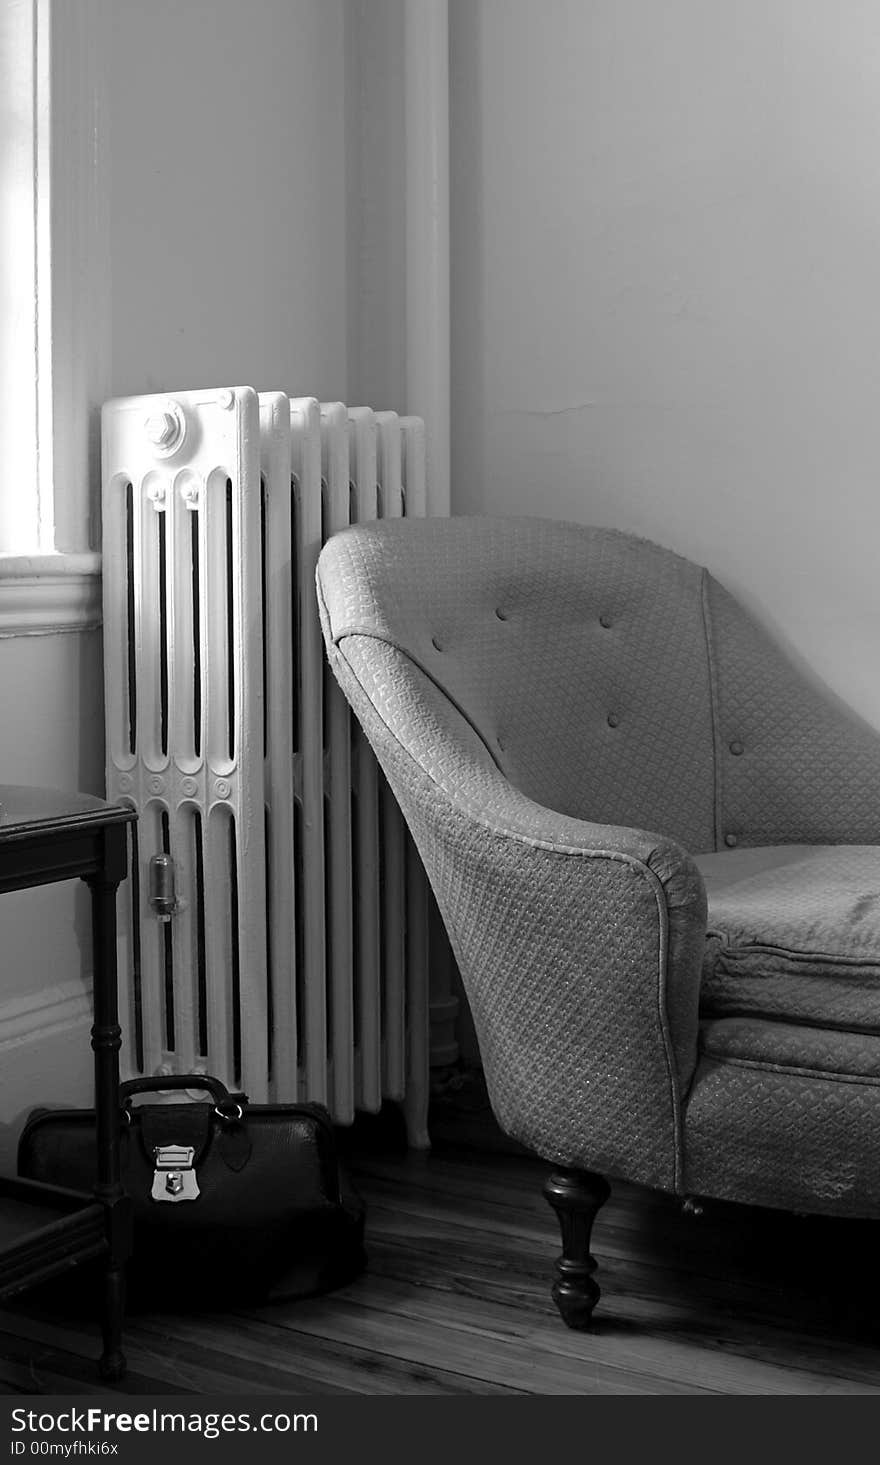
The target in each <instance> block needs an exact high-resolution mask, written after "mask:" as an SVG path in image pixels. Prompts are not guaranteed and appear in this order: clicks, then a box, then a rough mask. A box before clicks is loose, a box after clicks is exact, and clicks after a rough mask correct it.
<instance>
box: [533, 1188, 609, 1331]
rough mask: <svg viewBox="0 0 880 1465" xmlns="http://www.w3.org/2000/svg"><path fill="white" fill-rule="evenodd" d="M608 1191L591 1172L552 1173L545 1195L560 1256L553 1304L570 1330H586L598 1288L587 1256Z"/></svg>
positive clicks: (588, 1255)
mask: <svg viewBox="0 0 880 1465" xmlns="http://www.w3.org/2000/svg"><path fill="white" fill-rule="evenodd" d="M610 1194H611V1187H610V1185H609V1184H608V1181H607V1180H605V1179H603V1177H602V1176H601V1175H594V1174H593V1172H592V1171H591V1170H554V1171H553V1172H552V1174H551V1175H550V1178H549V1179H548V1180H547V1182H546V1184H545V1186H544V1195H545V1197H546V1199H547V1200H548V1202H549V1203H550V1205H551V1206H552V1207H553V1209H554V1211H555V1212H556V1215H557V1217H558V1218H559V1226H560V1230H561V1231H562V1255H561V1256H560V1258H559V1260H558V1261H557V1263H556V1281H555V1282H554V1283H553V1289H552V1295H553V1301H554V1302H555V1303H556V1306H557V1307H558V1308H559V1311H560V1313H561V1314H562V1320H563V1322H564V1323H567V1325H568V1326H569V1327H570V1328H588V1327H589V1326H590V1322H591V1319H592V1316H593V1308H594V1307H595V1306H596V1303H597V1302H598V1301H599V1287H598V1285H597V1283H596V1282H595V1281H594V1280H593V1273H594V1272H595V1270H596V1259H595V1257H592V1256H591V1255H590V1235H591V1233H592V1230H593V1222H594V1221H595V1219H596V1215H597V1213H598V1211H599V1208H600V1207H601V1206H603V1205H604V1204H605V1202H606V1201H607V1199H608V1197H609V1195H610Z"/></svg>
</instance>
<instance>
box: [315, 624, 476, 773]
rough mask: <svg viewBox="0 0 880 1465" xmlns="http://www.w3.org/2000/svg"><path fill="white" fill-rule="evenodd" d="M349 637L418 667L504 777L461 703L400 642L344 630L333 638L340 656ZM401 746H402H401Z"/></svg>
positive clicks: (368, 632)
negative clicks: (385, 649)
mask: <svg viewBox="0 0 880 1465" xmlns="http://www.w3.org/2000/svg"><path fill="white" fill-rule="evenodd" d="M350 636H361V637H363V639H364V640H367V641H376V642H378V644H379V645H380V646H390V647H391V649H392V650H393V651H399V652H400V654H401V656H405V657H406V659H407V661H411V662H412V664H413V666H415V667H418V669H419V671H420V672H421V673H422V675H423V676H424V677H426V678H427V680H428V681H429V682H430V683H431V685H432V687H435V688H436V690H437V691H438V692H439V693H440V695H441V697H445V698H446V701H447V702H449V703H451V705H452V706H453V707H454V708H455V710H456V712H457V713H458V714H459V716H460V717H462V718H464V721H465V722H466V723H467V725H468V727H469V728H470V730H471V732H472V733H473V734H474V736H475V737H477V738H479V740H480V742H481V743H482V745H483V747H484V748H485V749H486V752H487V753H488V754H489V757H490V758H491V759H492V762H493V763H494V765H495V767H496V768H497V769H498V772H499V773H500V774H501V776H502V778H503V777H504V773H503V771H502V768H501V764H500V763H499V762H498V760H497V758H496V757H495V755H494V753H493V752H492V749H491V748H490V747H489V744H488V743H487V742H486V739H485V738H484V737H483V734H482V733H481V732H480V729H479V728H478V727H477V725H476V723H475V722H474V721H473V720H472V719H471V716H470V714H469V713H468V712H466V711H465V709H464V707H462V705H461V703H460V702H458V701H457V700H456V698H455V697H453V695H452V693H451V692H450V691H449V690H448V688H446V687H444V686H442V685H441V683H440V682H438V681H437V678H436V677H435V676H434V674H433V672H431V671H429V669H428V667H427V666H425V664H424V662H423V661H421V660H420V659H419V657H418V656H414V655H413V653H412V652H411V651H409V650H408V649H407V647H406V646H401V644H400V642H399V641H395V640H394V638H393V637H391V636H377V634H376V632H375V631H355V630H345V631H342V632H340V635H339V637H338V639H337V638H334V641H333V645H334V646H335V647H336V649H337V651H338V652H339V654H340V656H342V651H341V648H340V642H342V641H344V640H347V639H348V637H350ZM346 665H347V666H350V665H351V663H350V662H349V661H348V660H347V659H346ZM364 695H365V696H366V695H367V693H366V691H365V693H364ZM383 721H384V719H383ZM385 726H386V727H388V724H387V723H385ZM388 731H389V732H391V728H388ZM401 746H403V745H402V744H401ZM420 766H421V765H420Z"/></svg>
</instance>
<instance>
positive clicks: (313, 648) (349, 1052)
mask: <svg viewBox="0 0 880 1465" xmlns="http://www.w3.org/2000/svg"><path fill="white" fill-rule="evenodd" d="M102 424H103V443H102V453H103V561H104V576H103V581H104V590H103V594H104V666H105V707H106V746H107V796H108V798H110V799H113V800H118V801H120V802H123V803H127V804H130V805H131V806H132V807H133V808H134V809H136V811H137V813H138V822H137V826H136V828H135V829H134V830H133V832H132V842H131V849H130V857H131V867H130V874H129V878H128V880H127V881H126V883H125V885H124V886H123V887H122V890H121V892H120V899H119V919H118V930H119V972H120V983H119V985H120V1012H121V1023H122V1028H123V1049H122V1053H121V1064H122V1071H123V1076H125V1077H129V1078H130V1077H135V1076H139V1075H143V1074H150V1075H155V1074H158V1075H167V1074H171V1073H189V1072H208V1073H212V1074H215V1075H216V1076H217V1077H219V1078H221V1079H223V1081H224V1082H226V1083H227V1084H228V1086H229V1087H234V1088H237V1089H244V1090H245V1091H246V1092H247V1093H248V1094H249V1095H250V1097H251V1099H252V1100H253V1101H254V1102H266V1101H270V1102H289V1101H293V1100H303V1099H305V1100H309V1101H317V1102H319V1103H323V1104H326V1105H327V1107H328V1108H329V1109H330V1112H331V1114H332V1116H333V1118H334V1120H335V1121H336V1122H337V1123H339V1124H347V1123H350V1122H351V1121H352V1119H353V1118H354V1114H355V1111H357V1110H367V1111H372V1112H375V1111H376V1110H378V1109H379V1108H380V1106H381V1104H382V1102H383V1100H384V1099H392V1100H396V1101H398V1102H400V1103H401V1104H402V1105H403V1109H404V1112H405V1115H406V1124H407V1131H408V1136H409V1140H410V1143H411V1144H413V1145H416V1146H424V1145H426V1144H427V1128H426V1118H427V1100H428V971H427V924H428V887H427V884H426V880H425V876H424V872H423V870H422V867H421V863H420V861H419V858H418V855H417V854H416V851H415V848H414V846H413V844H412V842H411V839H410V836H409V834H408V832H407V830H406V827H405V825H404V823H403V821H402V818H401V816H400V813H399V810H398V809H397V806H396V804H395V803H394V801H393V799H392V797H391V795H390V792H389V790H388V788H387V786H386V785H385V783H384V779H383V776H382V774H381V772H380V770H379V768H378V765H377V764H376V761H375V759H374V758H373V755H372V753H371V751H370V749H369V747H368V746H367V744H366V742H365V740H364V738H363V735H362V733H361V732H360V729H359V728H358V726H357V724H356V722H355V721H354V719H353V718H352V717H351V715H350V713H349V711H348V708H347V706H346V703H345V701H344V699H343V697H342V695H341V693H340V692H339V689H338V688H337V687H336V685H335V683H334V681H333V679H332V677H331V675H330V673H329V670H328V668H327V667H326V663H325V660H324V655H323V647H322V642H321V634H320V626H319V623H318V617H317V602H316V598H315V590H314V573H315V563H316V560H317V557H318V552H319V550H320V547H321V544H322V543H323V541H324V539H325V538H326V537H327V536H328V535H329V534H331V533H333V532H334V531H336V530H338V529H340V528H342V527H344V526H345V525H347V524H349V523H351V522H357V521H362V520H370V519H375V518H382V517H386V518H387V517H393V516H396V515H401V514H407V515H424V514H425V512H426V495H425V429H424V423H423V422H422V421H421V419H419V418H415V417H401V416H398V415H397V414H396V413H393V412H374V411H372V410H371V409H370V408H368V407H356V408H351V409H349V408H347V407H345V406H344V405H343V404H342V403H339V402H334V403H319V402H317V401H316V400H315V399H314V398H299V399H291V398H288V397H287V396H286V395H284V394H283V393H281V392H270V393H263V394H259V395H258V394H257V393H255V392H254V391H253V390H252V389H251V388H248V387H241V388H237V389H235V390H232V389H225V390H216V389H215V390H210V391H201V392H196V391H192V392H178V393H176V394H175V395H174V396H173V397H164V396H163V397H152V396H151V397H130V398H124V399H118V400H116V401H112V402H108V403H106V404H105V406H104V408H103V413H102Z"/></svg>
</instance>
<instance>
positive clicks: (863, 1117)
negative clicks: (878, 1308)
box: [685, 1023, 880, 1217]
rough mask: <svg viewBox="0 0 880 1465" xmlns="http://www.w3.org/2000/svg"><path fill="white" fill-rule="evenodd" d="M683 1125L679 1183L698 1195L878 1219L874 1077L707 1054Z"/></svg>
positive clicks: (878, 1122) (878, 1099)
mask: <svg viewBox="0 0 880 1465" xmlns="http://www.w3.org/2000/svg"><path fill="white" fill-rule="evenodd" d="M763 1026H765V1027H770V1026H771V1024H769V1023H765V1024H763ZM686 1124H687V1158H686V1166H685V1177H686V1179H685V1183H686V1186H687V1188H688V1190H690V1191H691V1192H692V1193H694V1194H697V1195H707V1196H717V1197H719V1198H721V1199H727V1200H738V1201H746V1202H748V1203H750V1204H752V1205H762V1206H777V1207H783V1208H787V1209H791V1210H804V1211H817V1212H826V1213H830V1214H834V1215H851V1216H875V1217H876V1216H880V1179H878V1160H877V1142H876V1139H877V1135H878V1134H880V1079H878V1078H877V1077H875V1076H873V1075H867V1076H863V1075H849V1074H844V1073H842V1072H839V1073H828V1072H825V1071H823V1070H821V1069H818V1068H816V1069H810V1068H805V1067H800V1066H798V1067H793V1066H792V1067H789V1066H788V1065H786V1064H782V1063H779V1064H766V1065H763V1064H761V1063H757V1062H754V1061H738V1062H732V1061H730V1060H729V1059H726V1060H724V1061H717V1060H716V1059H715V1058H713V1057H710V1056H706V1057H704V1058H702V1059H701V1060H700V1064H699V1066H698V1068H697V1073H696V1077H695V1080H694V1085H693V1089H692V1090H691V1095H690V1098H689V1100H688V1105H687V1121H686Z"/></svg>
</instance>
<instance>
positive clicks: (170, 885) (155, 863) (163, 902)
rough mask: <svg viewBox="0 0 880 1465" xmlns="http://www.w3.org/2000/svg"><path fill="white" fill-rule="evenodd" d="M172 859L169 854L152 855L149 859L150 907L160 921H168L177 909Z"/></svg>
mask: <svg viewBox="0 0 880 1465" xmlns="http://www.w3.org/2000/svg"><path fill="white" fill-rule="evenodd" d="M175 885H176V882H175V877H174V861H173V860H172V858H171V856H170V855H153V858H152V859H151V860H150V907H151V909H152V910H153V912H154V914H155V915H157V916H158V917H159V920H160V921H170V920H171V917H172V916H173V915H175V914H176V912H177V910H178V909H179V907H178V903H177V892H176V888H175Z"/></svg>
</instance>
